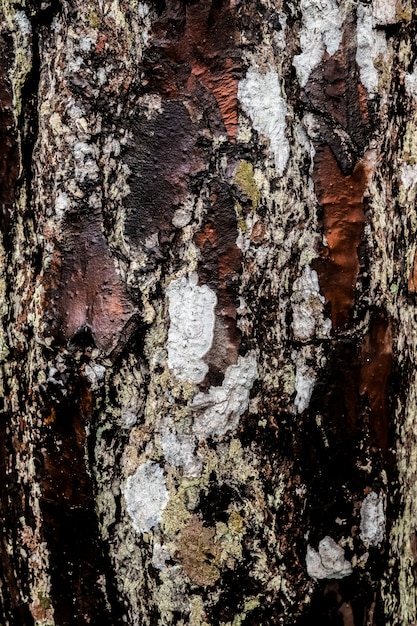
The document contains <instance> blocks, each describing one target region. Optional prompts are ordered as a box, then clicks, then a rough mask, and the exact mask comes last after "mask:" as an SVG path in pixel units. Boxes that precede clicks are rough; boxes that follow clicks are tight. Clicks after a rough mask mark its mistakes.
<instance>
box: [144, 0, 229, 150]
mask: <svg viewBox="0 0 417 626" xmlns="http://www.w3.org/2000/svg"><path fill="white" fill-rule="evenodd" d="M179 33H181V34H180V35H179ZM237 39H238V31H237V28H236V24H235V18H234V14H233V10H232V8H231V4H230V2H228V1H225V0H221V1H220V2H210V1H205V0H200V1H197V2H195V3H192V4H187V5H186V6H185V11H184V5H183V4H182V3H178V2H176V1H175V0H167V2H166V8H165V11H164V12H163V14H162V15H161V17H160V18H159V20H157V21H156V23H155V24H154V38H153V46H152V48H151V52H150V55H149V57H150V59H149V61H150V65H151V67H150V68H149V70H150V72H149V80H150V82H151V83H152V87H154V88H156V89H157V90H159V91H160V92H161V91H162V92H163V94H164V95H165V96H166V97H168V98H177V97H179V96H187V95H189V96H192V97H193V99H195V103H196V104H197V106H198V107H199V108H203V109H209V108H211V106H212V105H211V103H210V99H208V98H207V96H205V93H204V92H205V91H206V90H207V91H208V92H209V93H210V94H211V95H212V96H213V97H214V99H215V102H216V103H217V107H218V109H219V111H220V114H221V117H222V120H223V124H224V127H225V129H226V132H227V135H228V136H229V138H231V139H233V138H234V137H235V136H236V132H237V123H238V112H237V111H238V109H237V104H238V100H237V90H238V80H237V74H238V72H239V69H240V60H239V59H238V55H237V54H236V42H237ZM155 51H157V52H158V55H159V58H155V57H154V52H155ZM202 88H203V89H202Z"/></svg>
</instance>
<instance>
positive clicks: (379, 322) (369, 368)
mask: <svg viewBox="0 0 417 626" xmlns="http://www.w3.org/2000/svg"><path fill="white" fill-rule="evenodd" d="M391 368H392V332H391V326H390V324H389V322H388V321H387V320H386V319H385V318H384V317H379V318H377V319H376V320H375V321H374V322H373V323H372V324H371V327H370V329H369V332H368V333H367V334H366V335H365V337H364V339H363V342H362V348H361V382H360V392H361V394H367V395H368V398H369V405H370V416H369V419H370V430H371V433H372V435H373V438H374V440H375V443H376V445H377V446H378V447H379V448H381V449H382V450H383V451H384V452H386V451H387V449H388V446H389V421H388V408H389V407H388V392H387V390H388V380H389V376H390V374H391Z"/></svg>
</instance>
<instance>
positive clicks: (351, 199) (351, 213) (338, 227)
mask: <svg viewBox="0 0 417 626" xmlns="http://www.w3.org/2000/svg"><path fill="white" fill-rule="evenodd" d="M314 166H315V167H314V175H313V178H314V184H315V190H316V195H317V199H318V201H319V203H320V206H321V207H322V209H323V217H322V223H323V230H324V234H325V236H326V240H327V244H328V247H327V248H324V249H323V251H322V257H323V258H322V259H321V260H320V261H318V262H316V263H315V269H316V270H317V272H318V274H319V278H320V285H321V289H322V292H323V294H324V296H325V297H326V299H327V300H328V301H329V302H330V307H331V317H332V322H333V327H334V328H341V327H343V326H345V325H346V324H347V323H348V321H349V315H350V310H351V308H352V306H353V304H354V301H355V284H356V279H357V277H358V274H359V259H358V254H357V248H358V245H359V243H360V241H361V236H362V231H363V226H364V223H365V216H364V210H363V196H364V193H365V190H366V187H367V184H368V180H369V176H370V168H369V166H368V165H367V162H366V160H365V159H362V160H361V161H359V163H358V164H357V165H356V167H355V169H354V170H353V173H352V174H351V175H347V176H345V175H343V174H342V172H341V170H340V168H339V165H338V163H337V161H336V159H335V157H334V155H333V153H332V151H331V150H330V148H329V147H328V146H319V147H317V148H316V155H315V159H314Z"/></svg>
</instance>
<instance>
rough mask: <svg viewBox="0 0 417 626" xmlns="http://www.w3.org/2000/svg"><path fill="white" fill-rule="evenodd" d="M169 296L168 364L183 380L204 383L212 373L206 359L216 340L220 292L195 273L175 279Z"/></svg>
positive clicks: (168, 290)
mask: <svg viewBox="0 0 417 626" xmlns="http://www.w3.org/2000/svg"><path fill="white" fill-rule="evenodd" d="M167 296H168V299H169V317H170V325H169V330H168V367H169V369H170V370H172V371H173V373H174V374H175V376H176V377H177V378H178V379H179V380H184V381H189V382H192V383H200V382H201V381H202V380H203V379H204V377H205V375H206V374H207V372H208V366H207V365H206V363H205V362H204V360H203V359H204V356H205V355H206V354H207V352H208V351H209V350H210V348H211V344H212V342H213V332H214V321H215V319H214V309H215V306H216V303H217V297H216V294H215V293H214V291H212V290H211V289H210V288H209V287H208V286H207V285H201V286H199V285H197V278H196V277H195V276H193V277H190V278H188V279H187V278H185V277H182V278H179V279H178V280H173V281H172V282H171V283H170V284H169V286H168V289H167Z"/></svg>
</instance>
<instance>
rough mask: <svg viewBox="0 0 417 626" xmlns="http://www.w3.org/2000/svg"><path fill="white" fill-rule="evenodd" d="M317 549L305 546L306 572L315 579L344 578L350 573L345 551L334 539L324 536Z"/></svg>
mask: <svg viewBox="0 0 417 626" xmlns="http://www.w3.org/2000/svg"><path fill="white" fill-rule="evenodd" d="M318 547H319V549H318V551H317V550H315V549H314V548H312V547H311V546H310V545H308V546H307V556H306V565H307V574H308V575H309V576H310V577H311V578H314V579H316V580H321V579H323V578H337V579H339V578H345V576H349V575H350V574H351V573H352V565H351V564H350V563H349V561H347V560H346V559H345V551H344V550H343V548H342V547H341V546H339V545H338V544H337V543H336V542H335V540H334V539H332V538H331V537H329V536H326V537H324V539H322V540H321V541H320V543H319V546H318Z"/></svg>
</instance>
